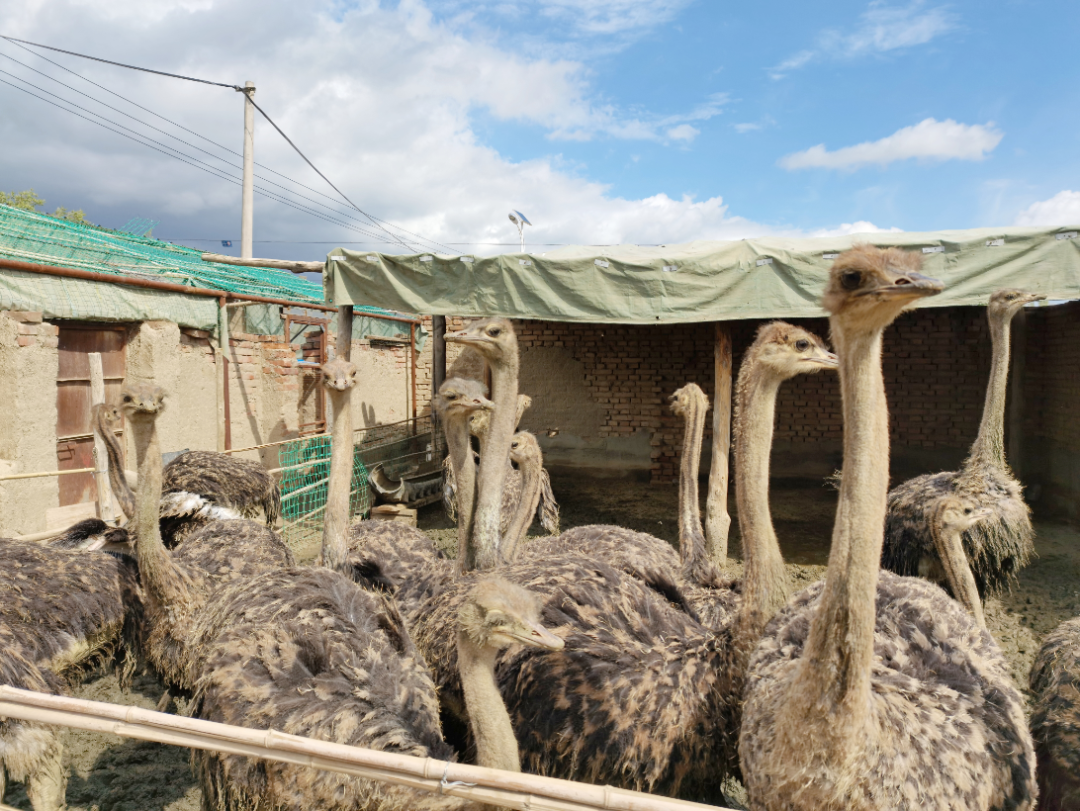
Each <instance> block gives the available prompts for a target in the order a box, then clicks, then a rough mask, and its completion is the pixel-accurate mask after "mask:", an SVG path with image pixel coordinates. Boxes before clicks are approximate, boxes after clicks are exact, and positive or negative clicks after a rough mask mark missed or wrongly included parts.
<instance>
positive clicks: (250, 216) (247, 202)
mask: <svg viewBox="0 0 1080 811" xmlns="http://www.w3.org/2000/svg"><path fill="white" fill-rule="evenodd" d="M254 95H255V82H244V185H243V190H244V191H243V201H242V203H241V207H240V257H241V258H242V259H251V258H252V256H253V254H252V252H251V240H252V231H253V230H254V225H255V210H254V209H255V205H254V204H255V188H254V186H255V105H254V104H252V103H251V97H252V96H254Z"/></svg>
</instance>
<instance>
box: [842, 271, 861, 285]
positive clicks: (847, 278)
mask: <svg viewBox="0 0 1080 811" xmlns="http://www.w3.org/2000/svg"><path fill="white" fill-rule="evenodd" d="M840 285H841V287H843V288H844V289H845V290H856V289H858V288H859V287H860V286H861V285H862V274H861V273H859V271H857V270H847V271H844V272H843V273H841V274H840Z"/></svg>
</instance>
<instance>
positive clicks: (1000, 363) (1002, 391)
mask: <svg viewBox="0 0 1080 811" xmlns="http://www.w3.org/2000/svg"><path fill="white" fill-rule="evenodd" d="M1011 321H1012V319H1011V318H1006V319H1001V320H996V319H991V321H990V341H991V343H992V345H993V355H992V357H991V360H990V380H989V382H988V383H987V386H986V402H985V403H984V404H983V415H982V422H980V423H979V435H978V436H977V437H976V438H975V442H974V443H973V444H972V446H971V452H970V453H969V454H968V460H967V462H965V463H964V467H965V468H982V467H987V466H993V467H996V468H999V469H1004V468H1005V397H1006V394H1007V393H1008V386H1009V337H1010V335H1009V334H1010V332H1011V331H1012V324H1011Z"/></svg>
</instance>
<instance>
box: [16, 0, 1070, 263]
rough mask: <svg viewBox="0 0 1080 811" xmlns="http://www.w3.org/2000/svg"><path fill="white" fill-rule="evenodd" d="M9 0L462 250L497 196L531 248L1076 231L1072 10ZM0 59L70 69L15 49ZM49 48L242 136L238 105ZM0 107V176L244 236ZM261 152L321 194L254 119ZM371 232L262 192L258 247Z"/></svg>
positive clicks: (496, 224) (499, 233) (200, 194)
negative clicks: (261, 112) (151, 73)
mask: <svg viewBox="0 0 1080 811" xmlns="http://www.w3.org/2000/svg"><path fill="white" fill-rule="evenodd" d="M13 5H16V4H13ZM27 6H28V7H26V8H9V9H7V10H0V33H5V34H8V35H11V36H17V37H22V38H25V39H29V40H34V41H39V42H46V43H49V44H54V45H57V46H59V47H63V48H69V49H71V50H76V51H83V52H89V53H94V54H98V55H101V56H105V57H107V58H113V59H117V60H118V61H124V62H133V63H135V64H144V65H147V66H150V67H155V68H158V69H162V70H168V71H176V72H180V73H188V74H193V75H198V76H205V77H207V78H211V79H215V80H218V81H226V82H234V81H235V82H242V81H243V80H245V79H248V78H251V79H254V80H256V83H257V85H258V86H259V91H258V96H257V98H258V99H259V101H260V103H263V104H265V105H266V107H267V109H268V111H270V112H271V114H273V115H275V117H276V118H277V119H278V120H279V123H281V124H282V125H283V127H284V128H285V129H286V131H287V132H289V134H290V135H291V136H292V137H293V138H294V140H296V141H297V143H299V144H300V145H301V146H302V148H304V150H305V151H306V152H307V153H308V154H309V156H310V157H312V159H313V160H315V162H316V163H317V164H318V165H319V166H320V167H321V168H322V169H323V170H324V171H325V172H326V173H327V174H328V175H330V177H331V178H332V179H333V180H334V181H335V183H337V184H338V185H339V186H340V187H341V188H342V189H343V190H345V191H346V193H347V194H349V196H350V197H352V199H353V200H355V201H356V202H357V203H358V204H359V205H360V206H361V207H363V208H365V209H367V210H369V211H371V212H373V213H375V214H377V215H379V216H381V217H384V218H386V219H388V220H392V221H393V222H395V223H399V224H401V225H402V226H403V227H406V228H408V229H409V230H411V231H414V232H416V233H418V234H422V235H423V236H424V237H427V238H428V239H429V240H436V241H439V242H441V243H453V245H452V247H453V248H455V250H460V251H475V252H484V253H490V252H493V251H497V250H502V249H503V244H504V243H508V242H513V241H514V240H515V239H516V232H515V231H514V230H513V226H512V225H511V224H510V223H509V222H508V221H507V220H506V211H507V210H508V209H509V208H517V209H520V210H522V211H524V212H526V214H528V215H529V216H530V218H531V219H532V220H533V222H534V223H535V226H534V227H533V228H532V229H527V236H528V237H529V240H530V242H532V243H534V245H536V246H539V245H540V244H541V243H600V244H604V243H611V242H623V241H626V242H640V243H656V242H680V241H687V240H691V239H734V238H740V237H744V236H750V235H755V234H763V233H781V234H811V235H812V234H820V233H830V232H852V231H855V232H858V231H871V230H875V229H889V228H898V229H902V230H938V229H946V228H970V227H978V226H1004V225H1012V224H1049V225H1056V224H1080V176H1078V172H1080V158H1078V151H1077V145H1078V143H1077V142H1078V139H1080V105H1077V104H1076V92H1077V91H1076V89H1075V87H1076V79H1077V78H1080V76H1078V74H1080V69H1078V68H1077V67H1076V59H1075V56H1074V49H1075V45H1074V39H1075V35H1074V33H1073V31H1074V30H1075V25H1076V23H1077V22H1078V18H1080V13H1078V7H1077V6H1076V4H1075V2H1073V3H1066V2H992V3H974V2H952V3H934V2H929V1H927V2H898V3H892V2H871V3H867V2H833V3H829V4H807V3H794V2H767V1H762V0H759V2H757V3H729V2H720V1H719V0H534V1H533V2H518V0H490V1H489V0H473V2H465V1H464V0H427V2H422V0H403V1H402V2H400V3H397V2H394V3H390V2H383V3H379V2H376V1H375V0H363V1H362V2H356V3H339V2H331V0H327V2H323V3H311V4H290V3H286V2H284V0H280V2H279V1H278V0H268V2H263V3H258V4H256V3H253V2H250V0H162V2H159V3H155V4H150V8H147V4H145V3H142V2H136V0H113V2H109V3H104V2H80V0H40V2H38V3H35V4H32V5H30V4H27ZM298 6H302V8H299V7H298ZM0 53H4V54H7V55H8V57H11V56H15V57H17V58H18V59H20V60H21V61H23V62H24V63H25V65H31V64H32V65H33V66H34V67H37V68H39V69H41V70H44V71H48V72H50V73H51V74H52V75H55V76H57V77H59V76H61V75H62V74H61V73H60V72H58V71H57V70H56V69H54V68H53V67H51V66H46V65H42V64H40V63H39V62H36V61H34V60H35V59H36V57H35V56H33V55H31V54H27V53H26V52H21V51H19V50H16V49H14V48H13V47H12V46H11V45H10V44H9V43H6V42H2V41H0ZM54 56H55V55H54ZM55 58H56V59H57V61H59V62H62V63H63V64H64V65H65V66H67V67H70V68H71V69H73V70H76V71H78V72H79V73H80V74H82V75H83V76H85V77H87V78H92V79H93V80H94V81H97V82H99V83H101V84H103V85H105V86H107V87H109V88H110V89H113V90H117V91H118V92H120V93H121V94H123V95H125V96H128V97H130V98H132V99H135V100H137V101H139V103H141V104H144V105H146V106H149V107H151V108H152V109H154V110H156V111H158V112H162V113H164V114H167V115H169V117H170V118H172V119H173V120H175V121H177V122H179V123H182V124H184V125H185V126H187V127H189V128H191V129H194V130H195V131H197V132H199V133H201V134H205V135H208V136H209V137H212V138H214V139H215V140H217V141H218V142H219V143H223V144H225V145H227V146H230V147H232V148H238V146H239V128H238V126H237V124H238V119H239V107H238V103H237V102H238V97H237V95H236V94H235V93H232V92H231V91H227V90H218V89H213V88H205V87H204V86H199V85H183V84H178V83H176V82H170V81H169V80H162V79H159V78H156V77H147V76H146V75H143V74H131V73H129V72H126V71H121V70H118V69H115V68H108V67H104V66H100V65H94V64H93V63H85V62H79V61H77V60H72V59H70V58H68V57H55ZM0 61H2V62H4V63H5V64H0V68H2V69H4V70H10V71H11V72H12V73H14V74H16V75H17V76H20V77H22V78H24V79H25V78H33V76H32V74H31V73H29V72H27V68H26V67H24V66H19V65H15V64H11V60H10V58H5V59H2V60H0ZM0 78H8V77H6V76H0ZM9 80H10V79H9ZM66 80H67V81H72V80H71V79H70V78H68V79H66ZM11 81H15V83H18V80H11ZM34 81H40V77H39V78H38V79H34ZM74 81H75V82H78V81H79V80H74ZM50 86H51V87H53V89H54V90H56V86H55V85H50ZM84 89H87V88H84ZM57 92H60V93H67V91H63V90H57ZM94 92H97V91H94ZM67 95H68V96H69V97H71V98H73V99H74V98H75V96H73V95H71V94H70V93H67ZM98 95H101V94H100V93H98ZM83 103H85V101H84V102H83ZM0 106H3V107H4V108H5V109H6V110H8V111H9V112H11V113H13V114H12V115H9V116H5V117H3V118H2V119H0V138H2V139H3V143H4V144H5V150H3V155H0V188H4V189H9V190H10V189H14V188H23V187H26V186H33V187H34V188H36V189H37V190H38V191H39V192H40V193H42V194H43V196H45V197H46V198H47V200H48V201H49V204H50V205H57V204H59V205H65V206H68V207H83V208H85V209H86V210H87V212H88V214H89V215H90V216H91V217H92V218H95V219H97V220H98V221H100V222H102V223H103V224H106V225H119V224H121V223H122V222H123V221H126V219H127V218H129V217H131V216H146V217H150V218H152V219H156V220H159V221H160V224H159V226H158V228H157V231H156V233H157V234H158V235H160V236H163V237H172V238H198V239H203V240H209V239H217V238H233V239H236V238H238V236H239V233H238V232H239V227H238V220H239V213H238V197H239V195H238V193H237V192H236V191H235V187H233V186H230V185H229V184H227V183H224V182H222V181H220V180H217V179H214V178H212V177H210V176H208V175H206V174H204V173H200V172H197V171H195V170H192V169H191V168H190V167H188V166H185V165H184V164H181V163H179V162H177V161H175V160H170V159H168V158H165V157H163V156H161V155H160V154H158V153H154V152H152V151H150V150H148V149H146V148H145V147H140V146H137V145H135V144H132V143H131V142H130V141H123V140H122V139H119V138H118V137H117V136H115V135H113V134H111V133H107V132H105V131H103V130H101V129H100V128H95V127H93V126H92V125H90V124H88V123H86V122H83V121H80V120H78V119H74V118H73V117H72V116H70V115H68V114H64V113H61V112H59V111H57V110H55V108H51V107H48V106H47V105H45V104H44V103H43V102H41V101H39V100H36V99H32V98H30V97H28V96H26V94H25V93H21V92H20V91H18V90H15V89H13V88H11V87H9V86H7V85H0ZM257 156H258V158H259V159H260V160H261V161H265V162H266V163H267V165H269V166H271V167H273V168H274V169H277V170H278V171H282V172H285V173H287V174H289V175H290V176H293V177H296V178H297V179H300V180H302V181H303V182H305V183H307V184H308V185H311V186H313V187H316V186H317V187H319V188H325V187H323V186H320V185H319V184H320V181H318V179H317V178H315V177H314V176H313V175H312V174H311V173H310V171H308V170H307V169H306V167H304V166H303V165H302V164H301V163H300V162H299V160H298V159H297V158H296V156H295V155H293V154H291V153H290V151H289V150H288V148H287V147H285V146H284V145H283V144H282V143H281V142H280V139H277V138H276V136H274V135H273V134H272V133H271V132H270V131H269V129H268V128H267V127H265V125H261V124H260V125H259V130H258V145H257ZM367 230H368V231H370V228H368V229H367ZM378 236H379V235H378V234H377V233H376V234H375V235H374V236H369V235H367V234H361V233H357V232H355V231H348V230H343V229H342V228H339V227H335V226H333V225H332V224H329V223H325V222H322V221H319V220H314V219H312V218H311V217H308V216H306V215H304V214H301V213H298V212H296V211H295V210H293V209H289V208H287V207H285V206H283V205H281V204H279V203H273V202H268V201H265V200H260V201H259V202H258V203H257V208H256V240H257V241H260V242H261V247H259V248H258V249H257V251H256V253H257V254H262V255H271V256H272V255H281V256H308V257H310V256H319V255H321V254H322V253H325V250H326V249H327V246H325V245H323V246H320V245H319V244H315V243H318V242H319V241H320V240H327V241H332V240H340V241H344V240H347V239H356V240H358V241H360V242H363V241H364V240H370V242H369V243H368V246H369V247H373V248H376V249H377V248H379V247H380V246H379V245H378V244H377V242H376V238H377V237H378ZM407 241H408V240H407ZM300 243H312V244H310V245H309V244H300ZM458 243H462V244H461V245H459V244H458ZM190 244H192V245H196V246H199V247H203V246H204V245H208V244H209V243H206V242H191V243H190ZM427 244H430V243H427ZM329 247H332V246H329ZM381 247H382V248H383V249H385V250H393V248H391V247H390V246H389V245H383V246H381ZM399 249H401V248H400V246H399Z"/></svg>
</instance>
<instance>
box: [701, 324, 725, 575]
mask: <svg viewBox="0 0 1080 811" xmlns="http://www.w3.org/2000/svg"><path fill="white" fill-rule="evenodd" d="M713 366H714V369H715V374H716V393H715V395H714V397H713V439H712V465H711V466H710V468H709V494H708V497H707V499H706V501H705V548H706V550H707V551H708V554H709V557H711V558H712V559H713V560H714V561H715V562H716V563H717V564H718V565H723V564H724V562H725V561H726V560H727V551H728V531H729V530H730V529H731V515H729V514H728V507H727V503H728V453H729V451H730V450H731V328H730V327H729V326H728V325H727V324H725V323H722V322H719V321H718V322H716V341H715V345H714V347H713Z"/></svg>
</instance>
